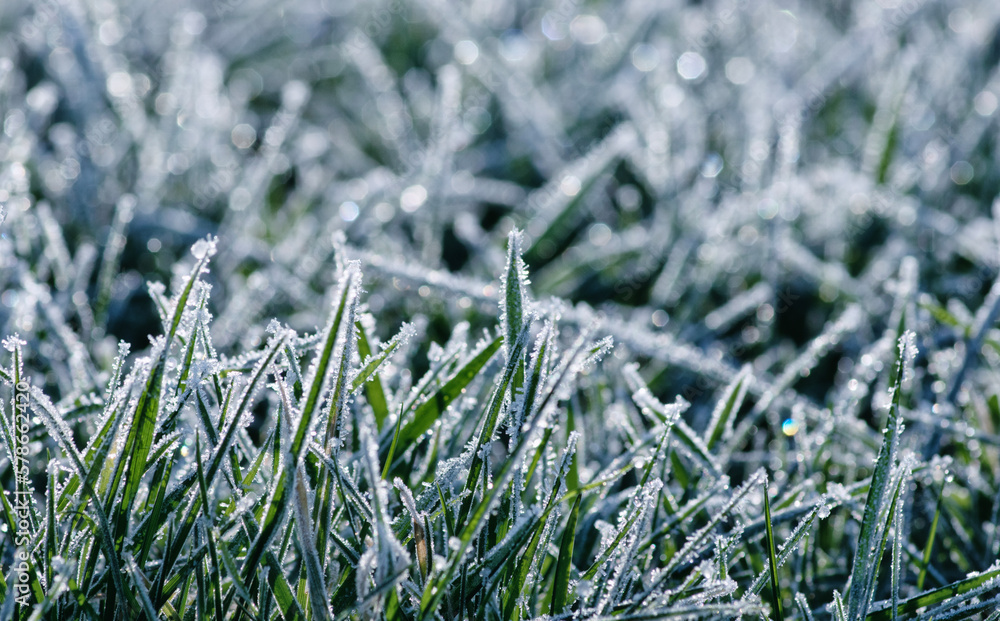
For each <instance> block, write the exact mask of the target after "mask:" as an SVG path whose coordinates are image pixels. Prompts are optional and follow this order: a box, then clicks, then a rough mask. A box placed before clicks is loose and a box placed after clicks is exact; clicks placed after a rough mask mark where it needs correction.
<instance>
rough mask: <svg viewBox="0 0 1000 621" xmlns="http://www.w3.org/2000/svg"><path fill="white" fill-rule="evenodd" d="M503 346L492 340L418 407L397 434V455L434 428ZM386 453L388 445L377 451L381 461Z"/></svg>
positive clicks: (501, 341) (498, 340) (500, 340)
mask: <svg viewBox="0 0 1000 621" xmlns="http://www.w3.org/2000/svg"><path fill="white" fill-rule="evenodd" d="M502 344H503V339H502V338H501V337H499V336H498V337H496V338H494V339H493V340H492V341H491V342H490V343H489V344H487V345H486V346H485V347H484V348H483V349H481V350H480V351H479V352H477V353H476V355H475V356H473V357H472V359H471V360H469V362H467V363H466V364H465V366H463V367H462V368H461V369H460V370H459V371H458V372H456V373H455V374H454V375H452V376H451V377H450V378H449V379H448V381H447V382H445V384H444V385H443V386H441V388H439V389H438V390H437V391H436V392H435V393H434V394H433V395H431V396H430V397H428V398H427V399H426V400H425V401H424V402H423V403H421V404H420V405H419V406H417V409H416V411H415V412H414V414H413V419H412V420H410V421H409V422H408V423H406V424H405V425H403V427H402V429H401V430H400V432H399V440H398V444H399V447H398V449H397V452H398V453H400V454H402V453H405V452H406V451H407V449H409V448H410V446H411V445H412V444H413V443H414V442H415V441H416V440H417V439H419V438H420V436H422V435H423V434H424V433H425V432H427V431H428V430H429V429H430V428H431V427H433V426H434V423H435V422H436V421H437V420H438V418H439V417H440V416H441V414H442V413H443V412H444V411H445V410H446V409H447V408H448V406H449V405H450V404H451V403H452V402H453V401H454V400H455V399H457V398H458V397H459V396H460V395H461V394H462V391H463V390H465V388H466V386H468V385H469V383H470V382H472V380H473V379H475V378H476V376H477V375H479V373H480V372H481V371H482V369H483V367H485V366H486V363H488V362H489V361H490V359H491V358H492V357H493V355H494V354H496V352H497V350H498V349H500V346H501V345H502ZM388 452H389V445H388V443H387V444H386V445H385V446H384V448H380V450H379V456H380V458H381V459H383V460H384V459H385V455H386V454H388Z"/></svg>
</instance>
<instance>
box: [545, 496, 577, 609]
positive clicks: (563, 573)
mask: <svg viewBox="0 0 1000 621" xmlns="http://www.w3.org/2000/svg"><path fill="white" fill-rule="evenodd" d="M582 500H583V495H582V494H581V495H579V496H577V497H576V500H574V501H573V508H572V509H570V512H569V518H568V519H567V520H566V529H565V530H564V531H563V536H562V541H561V542H560V543H559V558H558V560H557V561H556V572H555V577H554V578H553V581H552V608H551V609H550V610H549V614H551V615H552V616H553V617H554V616H556V615H558V614H560V613H562V611H563V608H565V607H566V604H567V602H569V581H570V572H571V570H572V569H573V544H574V542H575V540H576V523H577V520H578V519H579V516H580V502H581V501H582Z"/></svg>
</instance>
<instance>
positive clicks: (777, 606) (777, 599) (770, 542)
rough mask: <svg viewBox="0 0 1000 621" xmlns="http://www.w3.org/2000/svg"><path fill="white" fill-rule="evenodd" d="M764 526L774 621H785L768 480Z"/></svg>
mask: <svg viewBox="0 0 1000 621" xmlns="http://www.w3.org/2000/svg"><path fill="white" fill-rule="evenodd" d="M764 524H765V527H766V529H767V531H766V532H767V559H768V561H770V563H771V572H770V573H771V602H772V604H773V605H774V611H773V612H774V621H783V620H784V618H785V614H784V612H783V611H782V609H781V589H780V588H779V587H778V555H777V553H776V551H775V547H774V530H773V529H772V528H771V499H770V497H769V495H768V492H767V479H766V478H765V479H764Z"/></svg>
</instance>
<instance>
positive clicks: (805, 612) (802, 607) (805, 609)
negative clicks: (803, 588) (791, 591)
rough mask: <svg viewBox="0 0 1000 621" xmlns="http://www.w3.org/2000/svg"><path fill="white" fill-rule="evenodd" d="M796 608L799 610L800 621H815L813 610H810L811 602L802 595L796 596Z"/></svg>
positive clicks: (797, 594)
mask: <svg viewBox="0 0 1000 621" xmlns="http://www.w3.org/2000/svg"><path fill="white" fill-rule="evenodd" d="M795 606H796V607H797V608H798V609H799V619H800V620H801V621H814V619H813V613H812V610H810V609H809V602H808V601H806V596H805V595H803V594H802V593H796V594H795Z"/></svg>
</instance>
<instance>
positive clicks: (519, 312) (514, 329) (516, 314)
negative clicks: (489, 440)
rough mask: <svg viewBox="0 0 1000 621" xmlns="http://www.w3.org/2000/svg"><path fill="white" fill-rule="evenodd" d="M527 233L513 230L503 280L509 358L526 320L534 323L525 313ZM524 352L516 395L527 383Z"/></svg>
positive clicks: (502, 306)
mask: <svg viewBox="0 0 1000 621" xmlns="http://www.w3.org/2000/svg"><path fill="white" fill-rule="evenodd" d="M522 238H523V235H522V234H521V231H519V230H517V228H513V229H511V231H510V235H508V237H507V267H506V269H505V270H504V278H503V280H501V282H500V289H501V290H500V304H499V307H500V308H499V311H500V317H499V319H500V330H501V333H502V334H503V343H504V355H506V356H507V357H508V358H509V357H510V355H511V353H512V349H513V348H514V343H516V342H517V339H518V338H519V337H520V335H521V330H522V328H523V327H524V324H525V323H530V319H529V320H528V321H525V312H526V310H527V309H526V307H527V305H528V301H527V293H528V285H529V281H528V268H527V267H525V265H524V260H523V259H522V258H521V243H522ZM523 358H524V356H523V349H522V354H521V355H520V356H519V357H518V362H519V363H520V364H518V367H517V371H516V375H515V376H514V380H513V383H512V384H511V395H512V397H516V396H517V391H518V390H519V389H520V388H521V386H522V385H523V384H524V365H523Z"/></svg>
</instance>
